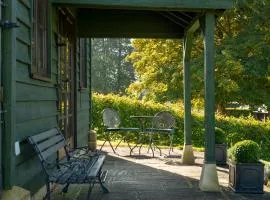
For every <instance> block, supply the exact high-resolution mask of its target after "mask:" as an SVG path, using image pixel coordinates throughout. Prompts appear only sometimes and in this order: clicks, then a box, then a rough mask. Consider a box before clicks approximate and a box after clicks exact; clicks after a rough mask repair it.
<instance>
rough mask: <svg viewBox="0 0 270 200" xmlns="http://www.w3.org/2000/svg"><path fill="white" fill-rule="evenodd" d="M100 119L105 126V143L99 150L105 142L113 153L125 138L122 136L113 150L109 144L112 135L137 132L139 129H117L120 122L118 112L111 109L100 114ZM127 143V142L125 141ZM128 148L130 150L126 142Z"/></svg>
mask: <svg viewBox="0 0 270 200" xmlns="http://www.w3.org/2000/svg"><path fill="white" fill-rule="evenodd" d="M102 118H103V123H104V125H105V126H106V128H105V131H104V134H103V135H104V138H105V141H104V142H103V144H102V145H101V147H100V150H102V148H103V146H104V145H105V143H106V142H109V144H110V146H111V149H112V150H113V152H114V153H116V152H115V150H116V149H117V147H118V146H119V145H120V143H121V142H122V141H123V140H126V138H127V137H126V136H122V138H121V139H120V141H119V142H118V144H117V145H116V147H115V148H113V146H112V144H111V138H112V135H113V134H114V133H116V132H127V133H128V132H139V131H140V128H135V127H119V126H120V123H121V120H120V117H119V115H118V112H117V111H116V110H114V109H112V108H105V109H104V110H103V112H102ZM127 142H128V141H127ZM128 146H129V148H130V149H131V147H130V145H129V142H128Z"/></svg>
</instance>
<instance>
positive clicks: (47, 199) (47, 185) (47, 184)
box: [43, 182, 51, 200]
mask: <svg viewBox="0 0 270 200" xmlns="http://www.w3.org/2000/svg"><path fill="white" fill-rule="evenodd" d="M46 188H47V193H46V196H45V197H44V198H43V199H46V200H51V188H50V182H47V183H46Z"/></svg>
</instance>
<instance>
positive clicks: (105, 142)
mask: <svg viewBox="0 0 270 200" xmlns="http://www.w3.org/2000/svg"><path fill="white" fill-rule="evenodd" d="M106 142H107V140H106V139H105V141H104V142H103V144H102V145H101V147H100V149H99V150H100V151H101V150H102V148H103V146H104V145H105V143H106Z"/></svg>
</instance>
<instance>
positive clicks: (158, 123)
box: [152, 111, 176, 129]
mask: <svg viewBox="0 0 270 200" xmlns="http://www.w3.org/2000/svg"><path fill="white" fill-rule="evenodd" d="M175 122H176V121H175V117H174V116H173V115H172V114H171V113H170V112H169V111H161V112H158V113H157V114H155V116H154V118H153V120H152V126H153V128H157V129H170V128H174V126H175Z"/></svg>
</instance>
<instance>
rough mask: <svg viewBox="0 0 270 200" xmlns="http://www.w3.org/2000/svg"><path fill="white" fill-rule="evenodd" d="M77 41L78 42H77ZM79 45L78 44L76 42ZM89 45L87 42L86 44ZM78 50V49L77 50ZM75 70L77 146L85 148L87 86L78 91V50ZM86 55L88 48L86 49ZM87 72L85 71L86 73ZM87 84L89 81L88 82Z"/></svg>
mask: <svg viewBox="0 0 270 200" xmlns="http://www.w3.org/2000/svg"><path fill="white" fill-rule="evenodd" d="M78 41H79V40H78ZM78 43H79V42H78ZM87 43H88V45H89V42H87ZM77 49H78V48H77ZM77 52H78V53H77V68H76V69H77V70H76V77H77V78H76V81H77V87H76V89H77V117H76V121H77V124H76V128H77V133H79V134H78V137H77V146H85V145H87V143H88V142H87V141H88V133H89V108H90V106H89V105H90V103H89V86H88V88H85V89H80V67H79V64H80V62H79V52H80V51H79V49H78V50H77ZM87 52H88V55H90V54H89V47H88V48H87ZM87 66H88V69H89V68H90V56H89V57H88V58H87ZM88 71H89V70H87V72H88ZM87 77H88V78H87V80H89V72H88V73H87ZM88 82H89V81H88Z"/></svg>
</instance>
